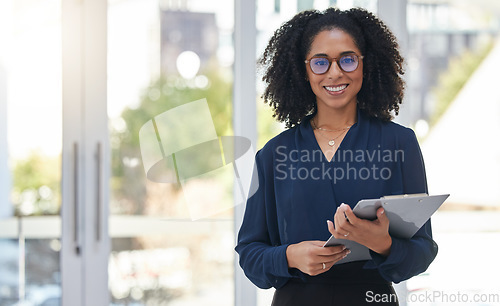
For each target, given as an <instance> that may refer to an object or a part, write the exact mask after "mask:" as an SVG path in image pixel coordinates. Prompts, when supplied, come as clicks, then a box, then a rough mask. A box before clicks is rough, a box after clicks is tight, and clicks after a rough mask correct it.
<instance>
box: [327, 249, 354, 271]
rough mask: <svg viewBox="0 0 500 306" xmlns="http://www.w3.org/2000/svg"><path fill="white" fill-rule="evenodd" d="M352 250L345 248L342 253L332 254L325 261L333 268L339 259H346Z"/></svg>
mask: <svg viewBox="0 0 500 306" xmlns="http://www.w3.org/2000/svg"><path fill="white" fill-rule="evenodd" d="M350 253H351V251H350V250H349V249H345V250H343V251H342V252H340V253H337V254H335V255H333V256H330V258H329V259H328V260H326V261H325V265H326V266H327V267H329V268H331V267H332V266H333V265H334V264H335V263H336V262H337V261H339V260H342V259H344V258H345V257H347V256H348V255H349V254H350Z"/></svg>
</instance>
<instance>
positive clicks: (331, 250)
mask: <svg viewBox="0 0 500 306" xmlns="http://www.w3.org/2000/svg"><path fill="white" fill-rule="evenodd" d="M324 249H325V252H322V253H321V254H318V255H319V256H326V257H328V256H332V255H335V254H338V253H341V252H343V251H344V250H345V249H346V247H345V245H342V244H337V245H332V246H329V247H325V248H324Z"/></svg>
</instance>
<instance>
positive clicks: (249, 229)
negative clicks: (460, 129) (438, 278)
mask: <svg viewBox="0 0 500 306" xmlns="http://www.w3.org/2000/svg"><path fill="white" fill-rule="evenodd" d="M260 64H262V65H263V66H264V68H265V69H266V70H265V75H264V77H263V80H264V81H265V82H266V83H267V87H266V90H265V92H264V95H263V97H264V99H265V101H266V102H267V103H269V104H270V105H271V106H272V107H273V108H274V111H275V115H274V116H275V117H276V118H277V119H278V120H279V121H283V122H285V123H286V125H287V127H288V128H289V129H288V130H286V131H285V132H283V133H281V134H280V135H278V136H276V137H275V138H273V139H271V140H270V141H269V142H268V143H267V144H266V145H265V146H264V148H262V149H261V150H260V151H259V152H258V153H257V155H256V166H257V173H258V178H259V188H258V191H257V192H256V193H255V194H254V195H253V196H252V197H251V198H250V199H248V201H247V206H246V210H245V216H244V220H243V224H242V226H241V229H240V232H239V236H238V244H237V246H236V251H237V252H238V253H239V255H240V265H241V267H242V268H243V270H244V271H245V274H246V275H247V277H248V278H249V279H250V280H251V281H252V282H253V283H254V284H255V285H257V286H258V287H260V288H270V287H275V288H276V289H277V290H276V292H275V295H274V299H273V305H276V306H279V305H287V306H290V305H292V306H293V305H364V304H367V305H374V304H375V305H376V304H379V303H380V304H384V305H398V301H397V298H396V295H395V294H394V290H393V288H392V282H395V283H397V282H400V281H403V280H406V279H408V278H411V277H412V276H415V275H417V274H419V273H421V272H423V271H425V270H426V269H427V267H428V266H429V264H430V263H431V262H432V261H433V259H434V257H435V256H436V254H437V245H436V243H435V242H434V241H433V240H432V232H431V224H430V221H428V222H427V223H426V224H425V225H424V226H423V227H422V228H421V229H420V230H419V231H418V232H417V233H416V234H415V235H414V236H413V237H412V238H411V239H401V238H398V237H391V236H390V235H389V233H388V228H389V221H388V219H387V217H386V216H385V215H384V211H383V209H382V208H380V209H379V210H378V211H377V219H376V220H373V221H368V220H362V219H359V218H357V217H356V216H355V215H354V214H353V213H352V207H354V205H355V204H356V203H357V202H358V201H359V200H361V199H372V198H379V197H381V196H387V195H397V194H413V193H426V192H427V183H426V177H425V169H424V165H423V160H422V156H421V152H420V148H419V145H418V143H417V140H416V137H415V134H414V133H413V131H412V130H410V129H408V128H405V127H403V126H400V125H398V124H396V123H393V122H391V119H392V114H393V113H395V114H396V115H397V113H398V110H399V104H400V103H401V102H402V99H403V87H404V82H403V80H402V79H401V75H402V74H403V69H402V65H403V58H402V57H401V55H400V54H399V51H398V45H397V42H396V39H395V37H394V35H393V34H392V33H391V32H390V31H389V29H388V28H387V27H386V26H385V25H384V24H383V23H382V22H381V21H380V20H379V19H377V18H376V17H375V16H374V15H373V14H371V13H369V12H367V11H365V10H363V9H351V10H348V11H340V10H338V9H334V8H330V9H327V10H326V11H324V12H318V11H305V12H301V13H299V14H297V15H296V16H295V17H293V18H292V19H291V20H290V21H288V22H286V23H285V24H283V25H282V26H281V27H280V28H279V29H278V30H277V31H276V32H275V33H274V36H273V37H272V38H271V40H270V42H269V44H268V46H267V48H266V50H265V52H264V54H263V56H262V58H261V59H260ZM343 203H347V204H343ZM330 235H334V236H335V237H336V238H343V239H348V240H353V241H355V242H358V243H360V244H362V245H364V246H366V247H368V248H369V249H370V256H371V259H370V260H365V261H350V262H347V263H339V264H336V263H337V262H338V261H340V260H342V259H344V258H346V257H347V259H346V260H347V261H348V257H349V250H348V249H346V248H345V247H343V246H341V245H340V246H332V247H323V244H324V243H325V240H327V239H328V238H329V236H330Z"/></svg>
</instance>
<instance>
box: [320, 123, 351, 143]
mask: <svg viewBox="0 0 500 306" xmlns="http://www.w3.org/2000/svg"><path fill="white" fill-rule="evenodd" d="M311 125H312V128H313V129H314V130H318V134H319V135H320V136H321V137H323V138H325V139H326V140H328V145H329V146H330V147H333V146H334V145H335V140H337V138H339V137H340V136H342V134H344V133H345V132H346V131H347V130H348V129H350V128H351V126H352V125H351V126H348V127H346V128H343V129H339V130H337V131H342V133H340V134H339V135H337V137H335V138H332V139H331V138H328V137H326V136H325V135H323V134H322V133H321V132H320V130H323V131H329V132H330V131H331V132H336V130H327V129H322V128H318V127H317V126H316V123H314V121H313V120H311Z"/></svg>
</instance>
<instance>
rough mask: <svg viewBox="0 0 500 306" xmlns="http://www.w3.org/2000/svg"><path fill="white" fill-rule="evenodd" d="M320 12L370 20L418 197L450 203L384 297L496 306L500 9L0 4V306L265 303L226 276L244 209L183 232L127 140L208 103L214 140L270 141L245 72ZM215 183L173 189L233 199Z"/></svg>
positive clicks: (462, 4) (140, 1)
mask: <svg viewBox="0 0 500 306" xmlns="http://www.w3.org/2000/svg"><path fill="white" fill-rule="evenodd" d="M329 6H337V7H339V8H341V9H347V8H350V7H358V6H359V7H364V8H367V9H368V10H370V11H372V12H374V13H375V14H377V15H379V16H380V17H381V18H382V19H383V20H384V21H386V22H387V24H388V25H389V26H390V28H391V29H392V30H393V31H394V32H395V33H396V35H397V36H398V39H399V42H400V45H401V48H402V51H403V53H404V56H405V58H406V60H407V61H406V65H407V66H406V75H405V78H406V81H407V90H406V101H405V105H404V107H403V108H402V110H401V113H400V116H398V117H397V118H396V121H397V122H400V123H402V124H404V125H407V126H410V127H412V128H413V129H414V130H415V131H416V133H417V135H418V137H419V139H420V143H421V146H422V150H423V154H424V159H425V162H426V167H427V174H428V182H429V191H430V193H432V194H436V193H450V194H451V197H450V198H449V200H448V201H447V203H446V204H445V205H444V206H443V207H442V208H441V209H440V210H439V211H438V213H437V214H436V215H435V217H434V218H433V229H434V236H435V239H436V241H437V242H438V244H439V246H440V252H439V255H438V257H437V259H436V260H435V262H434V263H433V264H432V265H431V267H430V269H429V270H428V271H427V272H425V273H423V274H422V275H420V276H418V277H415V278H413V279H411V280H409V281H407V282H405V283H403V284H401V285H398V293H399V294H400V297H401V298H402V299H403V302H402V305H405V304H406V303H405V301H404V300H407V301H408V303H407V305H439V304H442V301H443V300H442V299H441V300H439V299H434V300H429V299H426V300H422V298H423V297H425V294H426V293H428V292H432V293H436V292H442V293H443V294H448V295H454V296H451V298H453V297H456V294H457V293H460V294H464V295H466V296H468V297H472V296H477V297H478V300H477V301H471V300H468V301H465V303H463V305H500V287H499V286H498V284H499V283H500V263H499V261H498V260H497V258H498V254H499V253H500V252H499V251H500V225H499V223H498V220H500V191H499V190H500V188H499V186H500V144H499V142H498V141H497V140H498V139H499V138H500V120H499V119H500V95H499V94H498V90H497V88H498V77H497V74H498V69H500V45H499V44H498V31H499V29H500V3H499V2H498V1H496V0H475V1H465V0H294V1H285V0H273V1H267V0H252V1H247V0H216V1H203V0H108V1H107V2H106V1H99V0H82V1H77V0H37V1H34V0H3V1H1V2H0V306H7V305H45V306H48V305H64V306H66V305H71V306H78V305H178V306H181V305H182V306H188V305H217V306H221V305H236V306H247V305H248V306H250V305H252V306H253V305H259V306H263V305H269V304H270V299H271V298H272V293H273V290H272V289H271V290H258V289H256V288H255V287H254V286H253V285H251V284H249V283H248V281H247V280H246V279H245V277H244V275H243V274H242V272H241V270H240V269H239V267H238V265H237V264H236V263H235V261H237V256H236V254H235V252H234V250H233V249H234V246H235V239H236V238H235V236H236V233H237V229H238V227H239V223H240V222H241V216H242V212H243V209H244V207H243V205H236V206H235V207H234V208H230V209H226V210H223V211H220V212H218V213H216V214H212V215H210V216H208V217H205V218H202V219H199V220H195V221H193V220H192V219H191V218H190V212H189V209H188V207H186V203H185V201H184V198H183V193H182V192H183V191H182V190H181V188H179V186H177V185H176V184H163V183H156V182H152V181H150V180H148V179H147V178H146V176H145V169H144V166H143V163H142V159H141V151H140V146H139V143H140V139H139V130H140V128H141V127H142V126H143V125H144V124H145V123H147V122H148V121H149V120H151V119H152V118H153V117H155V116H157V115H160V114H162V113H164V112H165V111H167V110H169V109H172V108H174V107H176V106H179V105H182V104H184V103H187V102H191V101H195V100H198V99H203V98H206V99H207V102H208V106H209V108H210V112H211V115H212V119H213V122H214V127H215V130H216V132H217V135H219V136H224V135H240V136H245V137H247V138H249V139H251V140H252V144H253V148H254V149H255V150H257V149H259V148H260V147H262V145H263V144H264V143H265V142H266V141H267V140H269V139H270V138H271V137H273V136H274V135H276V134H278V133H279V132H281V131H282V130H283V126H282V125H281V124H279V123H276V122H274V121H273V118H272V112H271V111H270V109H269V108H268V107H267V106H266V105H264V104H263V103H262V100H261V99H260V95H261V93H262V90H263V87H262V86H263V85H262V83H261V82H260V75H259V73H258V71H257V70H256V67H255V61H256V58H257V57H258V55H259V54H260V53H261V52H262V51H263V49H264V47H265V45H266V43H267V41H268V39H269V38H270V37H271V35H272V33H273V31H274V30H275V29H277V28H278V27H279V25H280V24H281V23H283V22H284V21H286V20H288V19H289V18H291V17H292V16H293V15H294V14H295V13H297V12H299V11H302V10H305V9H312V8H314V9H319V10H323V9H325V8H327V7H329ZM228 184H229V186H230V187H231V186H232V184H233V182H232V181H231V182H224V183H223V184H222V183H217V182H215V183H214V182H213V181H209V180H201V179H200V180H192V181H190V182H189V184H188V185H185V186H183V188H184V189H188V190H190V191H191V192H193V193H198V194H203V197H204V198H205V199H206V201H207V202H208V201H210V199H214V198H217V197H220V196H221V195H222V196H224V197H225V198H226V200H227V198H229V200H231V199H232V193H230V192H229V193H228V192H227V190H228V186H227V185H228ZM229 190H231V188H229ZM405 296H406V297H407V298H406V299H405ZM412 299H413V300H412ZM417 299H419V300H417ZM462 302H463V301H462ZM454 304H459V303H458V302H457V303H454Z"/></svg>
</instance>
